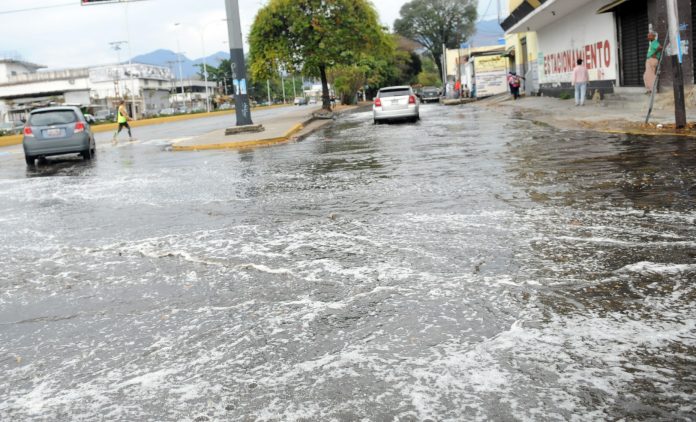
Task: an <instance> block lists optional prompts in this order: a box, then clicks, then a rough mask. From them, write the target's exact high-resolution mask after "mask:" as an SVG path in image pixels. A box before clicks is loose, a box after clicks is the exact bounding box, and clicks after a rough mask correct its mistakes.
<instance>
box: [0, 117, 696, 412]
mask: <svg viewBox="0 0 696 422" xmlns="http://www.w3.org/2000/svg"><path fill="white" fill-rule="evenodd" d="M422 117H423V119H422V121H421V122H420V123H419V124H416V125H412V124H408V123H406V124H393V125H378V126H375V125H372V119H371V114H370V113H359V114H354V115H350V116H346V117H344V118H342V119H341V120H339V121H338V122H337V123H336V124H335V125H334V126H332V127H330V128H329V129H326V130H325V131H323V132H321V133H318V134H315V135H313V136H311V137H309V138H307V139H306V140H305V141H303V142H299V143H294V144H287V145H282V146H278V147H274V148H263V149H258V150H254V151H244V152H241V153H239V152H234V153H231V152H229V151H219V152H205V153H203V152H201V153H195V154H187V155H178V154H166V153H164V154H163V153H157V154H153V153H151V152H150V153H149V155H147V154H145V155H143V154H142V153H143V149H138V148H139V147H138V146H128V148H127V149H126V148H124V149H123V150H122V151H121V150H117V151H105V152H104V153H103V154H102V155H101V156H100V159H99V160H98V161H95V163H94V164H92V165H91V166H90V167H84V166H83V165H81V164H80V163H77V162H74V163H70V164H69V165H68V164H67V163H66V164H65V167H63V170H56V171H55V173H54V175H55V176H61V175H63V173H65V172H75V174H70V175H75V176H77V175H83V174H85V173H82V172H87V173H89V174H90V177H89V178H84V177H67V178H66V177H43V178H35V179H30V180H26V179H25V180H13V181H6V180H0V196H1V197H2V198H3V201H2V202H1V203H0V242H2V243H3V244H5V245H9V246H10V247H9V248H3V249H0V261H2V262H3V269H4V271H3V272H2V273H0V291H1V292H2V293H0V339H2V341H0V356H4V357H5V358H4V359H2V358H0V373H1V374H2V375H3V377H2V378H1V379H2V380H1V381H0V419H8V420H11V419H17V420H26V419H37V418H38V419H50V420H74V419H99V418H107V419H117V420H143V419H157V420H182V419H183V420H194V419H198V420H246V419H248V420H269V421H270V420H273V421H275V420H283V421H284V420H312V421H314V420H317V421H319V420H322V421H323V420H399V421H401V420H419V421H420V420H452V421H455V420H456V421H459V420H570V419H577V420H620V419H622V418H626V419H665V420H672V419H680V418H681V419H689V418H692V417H693V414H694V405H693V403H694V401H695V400H694V398H695V397H694V391H695V384H694V377H695V376H696V372H695V371H694V365H693V363H694V360H693V356H696V350H695V348H696V318H695V317H694V315H695V311H696V309H695V307H696V305H694V304H695V303H696V302H695V301H694V299H696V297H695V296H696V288H695V287H694V284H693V280H695V279H696V241H695V240H694V239H696V229H695V228H694V227H695V224H694V223H695V218H696V214H694V198H693V194H694V187H693V186H694V180H695V178H694V176H695V175H696V162H695V158H694V157H695V156H694V152H695V151H694V148H695V147H694V145H692V144H691V143H689V142H683V141H681V140H678V139H674V140H664V139H653V138H635V137H623V136H604V135H600V134H593V133H587V132H573V131H557V130H554V129H552V128H549V127H544V126H539V125H535V124H533V123H531V122H527V121H523V120H520V119H519V116H515V115H509V116H507V115H501V114H500V111H498V110H496V111H495V112H493V111H489V110H483V109H478V108H473V107H451V108H449V107H440V106H435V105H433V106H428V107H423V109H422ZM501 122H504V123H502V124H501ZM501 126H502V127H501ZM100 152H101V151H100ZM182 157H184V158H182ZM124 160H125V161H127V162H128V165H127V166H126V165H124ZM62 166H63V165H62V164H57V165H55V166H54V167H52V168H53V169H55V168H59V167H62ZM80 169H82V170H80ZM37 171H40V169H39V170H37ZM47 176H49V175H47ZM87 180H88V182H87ZM57 221H59V222H60V224H57V223H56V222H57ZM26 222H30V223H29V224H23V223H26Z"/></svg>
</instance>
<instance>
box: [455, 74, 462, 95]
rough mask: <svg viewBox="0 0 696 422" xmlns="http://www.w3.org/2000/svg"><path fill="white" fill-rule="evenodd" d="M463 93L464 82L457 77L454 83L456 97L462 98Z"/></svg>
mask: <svg viewBox="0 0 696 422" xmlns="http://www.w3.org/2000/svg"><path fill="white" fill-rule="evenodd" d="M461 93H462V82H461V81H460V80H459V79H457V82H455V83H454V96H455V98H460V97H461Z"/></svg>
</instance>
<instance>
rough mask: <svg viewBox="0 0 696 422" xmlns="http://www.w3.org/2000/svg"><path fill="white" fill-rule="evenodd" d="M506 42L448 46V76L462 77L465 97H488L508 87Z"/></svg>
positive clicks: (452, 77)
mask: <svg viewBox="0 0 696 422" xmlns="http://www.w3.org/2000/svg"><path fill="white" fill-rule="evenodd" d="M506 71H507V60H506V58H505V46H503V45H490V46H481V47H471V48H469V47H467V48H459V49H448V50H447V80H448V82H449V85H451V86H453V82H454V81H456V80H459V81H461V84H462V91H463V95H464V96H466V97H478V98H483V97H489V96H492V95H496V94H501V93H504V92H506V91H507V83H506V80H507V77H506Z"/></svg>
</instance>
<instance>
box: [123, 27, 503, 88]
mask: <svg viewBox="0 0 696 422" xmlns="http://www.w3.org/2000/svg"><path fill="white" fill-rule="evenodd" d="M502 37H503V30H502V29H501V28H500V25H499V24H498V21H497V20H495V19H492V20H485V21H479V22H478V23H477V24H476V33H475V35H474V36H473V37H472V38H471V40H470V43H471V45H472V46H477V47H480V46H484V45H497V44H498V40H499V39H500V38H502ZM229 58H230V54H229V53H226V52H224V51H218V52H217V53H215V54H212V55H210V56H208V57H206V63H207V64H208V65H211V66H218V64H219V63H220V60H222V59H229ZM132 60H133V62H135V63H144V64H152V65H156V66H163V67H168V68H170V69H171V70H172V72H173V73H174V75H175V76H176V77H179V63H178V57H177V54H176V53H175V52H173V51H171V50H162V49H160V50H155V51H152V52H150V53H147V54H143V55H140V56H136V57H133V59H132ZM199 64H203V58H200V59H194V60H191V59H189V58H188V57H186V56H184V55H182V56H181V73H182V74H183V77H184V78H185V79H186V78H190V77H193V76H196V75H197V74H198V72H199V71H200V68H199V67H198V66H197V65H199Z"/></svg>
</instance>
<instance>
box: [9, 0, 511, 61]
mask: <svg viewBox="0 0 696 422" xmlns="http://www.w3.org/2000/svg"><path fill="white" fill-rule="evenodd" d="M407 1H408V0H373V4H375V6H376V8H377V11H378V12H379V14H380V19H381V21H382V22H383V24H384V25H387V26H389V27H391V26H392V25H393V23H394V20H395V19H396V18H398V17H399V10H400V8H401V6H402V5H403V4H404V3H406V2H407ZM265 3H266V1H265V0H239V8H240V14H241V20H242V28H243V32H244V37H245V40H246V36H247V34H248V32H249V28H250V26H251V24H252V22H253V19H254V16H255V15H256V12H257V11H258V9H259V8H260V7H261V6H262V5H263V4H265ZM479 3H480V4H479V13H480V14H483V13H484V12H485V11H486V10H487V11H488V13H487V14H486V17H487V18H493V17H496V16H497V6H496V5H497V0H480V1H479ZM52 6H56V7H52ZM43 7H48V8H46V9H40V8H43ZM34 8H36V10H29V11H22V12H17V10H20V9H34ZM126 8H127V12H128V20H126ZM12 11H15V12H12ZM8 12H11V13H8ZM225 16H226V13H225V1H224V0H138V1H133V2H131V3H129V4H128V6H127V7H126V5H125V4H108V5H97V6H84V7H83V6H81V5H80V0H2V1H0V58H8V57H11V58H14V57H15V56H20V57H21V58H22V59H24V60H27V61H31V62H34V63H38V64H42V65H46V66H49V67H51V68H65V67H78V66H89V65H97V64H107V63H115V62H116V61H117V60H118V53H117V52H116V51H114V50H112V49H111V47H110V45H109V43H111V42H114V41H125V40H127V39H128V32H129V31H128V30H127V28H130V39H131V51H132V54H133V56H136V55H138V54H143V53H148V52H150V51H153V50H156V49H158V48H163V49H169V50H173V51H176V50H177V39H178V40H179V43H180V46H181V47H180V51H181V52H183V54H184V55H185V56H187V57H189V58H191V59H196V58H200V57H202V56H203V47H204V46H205V52H206V55H210V54H212V53H215V52H218V51H227V50H228V49H229V46H228V45H227V43H226V40H227V30H226V26H225V25H226V23H224V22H222V19H224V18H225ZM126 22H128V25H126ZM177 22H178V23H180V25H179V26H178V27H177V26H175V25H174V24H175V23H177ZM204 26H205V28H206V29H205V31H204V32H205V38H204V39H205V43H203V42H202V41H201V30H202V28H203V27H204ZM120 54H121V55H120V58H121V59H122V60H126V59H127V57H128V47H127V46H125V45H124V49H123V50H122V51H121V53H120Z"/></svg>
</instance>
